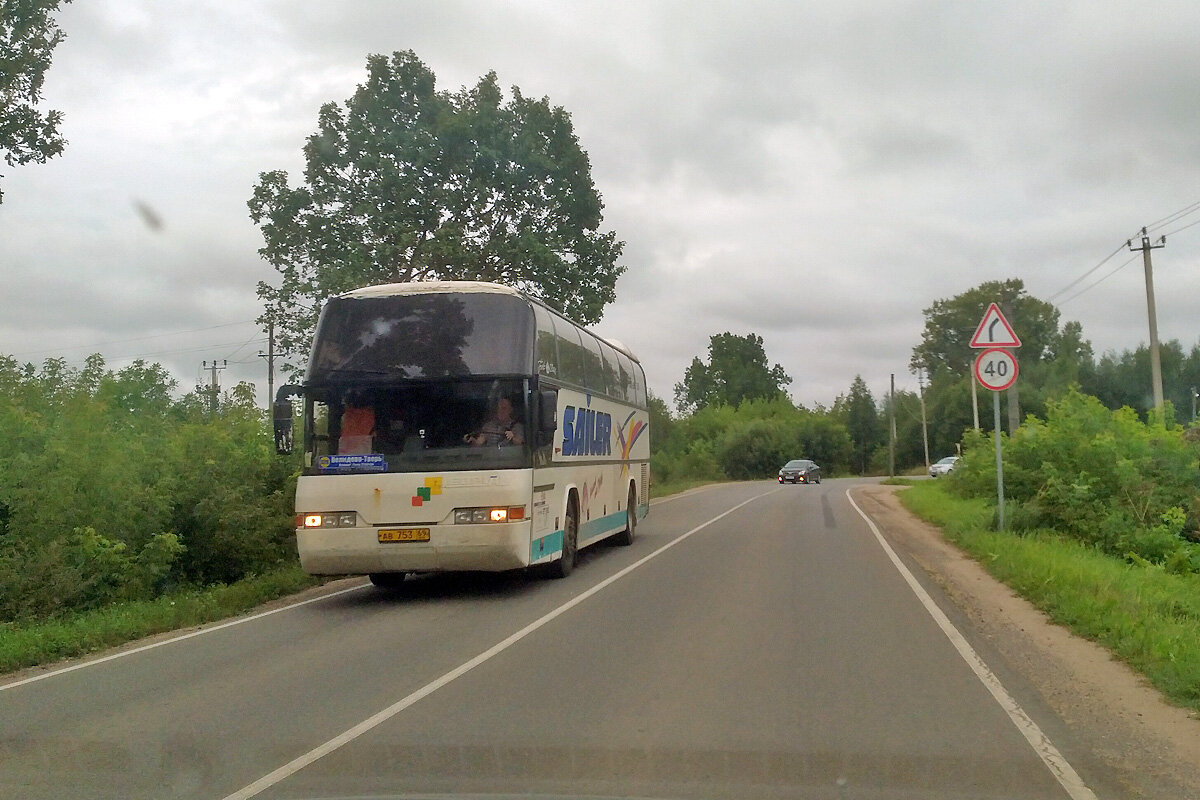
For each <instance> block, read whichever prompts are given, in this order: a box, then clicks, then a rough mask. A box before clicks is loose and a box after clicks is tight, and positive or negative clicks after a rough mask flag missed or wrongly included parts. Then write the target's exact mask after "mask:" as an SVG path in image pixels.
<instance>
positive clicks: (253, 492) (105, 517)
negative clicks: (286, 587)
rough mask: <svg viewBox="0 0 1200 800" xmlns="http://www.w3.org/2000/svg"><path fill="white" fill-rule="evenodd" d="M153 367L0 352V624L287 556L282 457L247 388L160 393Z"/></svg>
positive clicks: (210, 579)
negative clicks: (21, 361)
mask: <svg viewBox="0 0 1200 800" xmlns="http://www.w3.org/2000/svg"><path fill="white" fill-rule="evenodd" d="M174 388H175V383H174V381H173V380H172V379H171V377H170V376H169V375H168V374H167V373H166V371H165V370H163V369H162V368H161V367H160V366H158V365H147V364H145V363H143V362H135V363H134V364H133V365H131V366H130V367H127V368H125V369H122V370H120V371H118V372H112V371H109V370H107V369H105V367H104V361H103V359H101V358H100V357H99V356H92V357H90V358H89V359H88V360H87V362H86V364H85V366H84V367H83V368H82V369H79V370H73V369H71V368H69V367H68V366H67V365H66V363H65V362H63V361H61V360H54V359H52V360H49V361H47V362H46V363H45V364H44V365H43V366H42V368H41V369H40V370H39V369H36V368H34V367H33V366H32V365H23V366H21V365H18V364H17V363H16V362H15V361H14V360H13V359H11V358H5V357H0V452H3V453H5V454H6V457H5V458H4V459H0V622H3V621H5V620H9V619H30V618H37V617H44V616H52V615H56V614H59V613H61V612H64V611H69V610H78V609H81V608H94V607H96V606H99V605H103V604H105V603H109V602H112V601H114V600H128V599H150V598H153V597H154V596H156V595H158V594H160V593H161V592H163V591H166V590H169V589H173V588H176V587H186V586H188V585H204V584H210V583H217V582H228V581H232V580H236V579H238V578H241V577H243V576H245V575H249V574H261V573H263V572H265V571H267V570H269V569H272V568H274V567H275V566H276V565H278V564H279V563H280V562H281V561H286V560H289V559H294V551H293V550H292V548H291V546H290V541H291V526H292V522H291V521H292V511H291V507H290V501H291V492H292V490H294V475H293V473H294V471H295V469H296V462H295V460H294V459H292V460H289V459H278V458H276V457H275V455H274V452H273V446H272V440H271V433H270V431H269V428H268V422H267V420H266V417H265V414H264V413H263V412H262V411H260V410H259V409H257V408H255V407H254V394H253V387H251V386H249V385H240V386H238V387H236V388H235V389H233V390H232V391H230V392H228V393H227V394H225V395H224V396H223V397H222V398H219V403H218V407H217V409H216V410H215V413H214V412H213V410H212V409H210V408H209V405H208V403H207V402H201V398H199V397H198V396H197V395H195V394H194V393H193V394H189V395H185V396H184V397H183V398H181V399H179V400H175V399H172V398H173V392H174Z"/></svg>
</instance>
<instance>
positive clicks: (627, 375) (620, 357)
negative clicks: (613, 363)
mask: <svg viewBox="0 0 1200 800" xmlns="http://www.w3.org/2000/svg"><path fill="white" fill-rule="evenodd" d="M617 367H618V369H619V370H620V375H619V378H618V380H620V382H621V391H622V393H623V395H624V398H625V399H626V400H629V401H632V400H633V399H634V397H635V392H634V389H633V369H634V367H633V362H631V361H630V360H629V356H627V355H625V354H624V353H617Z"/></svg>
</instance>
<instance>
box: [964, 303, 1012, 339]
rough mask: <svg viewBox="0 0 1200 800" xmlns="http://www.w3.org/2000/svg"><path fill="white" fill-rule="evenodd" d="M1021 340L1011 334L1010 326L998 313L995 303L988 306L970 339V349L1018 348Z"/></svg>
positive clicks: (998, 308) (998, 309)
mask: <svg viewBox="0 0 1200 800" xmlns="http://www.w3.org/2000/svg"><path fill="white" fill-rule="evenodd" d="M1020 346H1021V340H1020V339H1018V338H1017V334H1015V333H1013V329H1012V325H1009V324H1008V320H1006V319H1005V318H1004V315H1003V314H1001V313H1000V307H999V306H997V305H996V304H995V303H992V304H991V305H990V306H988V309H987V311H985V312H984V314H983V319H982V320H980V322H979V327H978V328H976V329H975V335H974V336H972V337H971V347H980V348H984V347H1020Z"/></svg>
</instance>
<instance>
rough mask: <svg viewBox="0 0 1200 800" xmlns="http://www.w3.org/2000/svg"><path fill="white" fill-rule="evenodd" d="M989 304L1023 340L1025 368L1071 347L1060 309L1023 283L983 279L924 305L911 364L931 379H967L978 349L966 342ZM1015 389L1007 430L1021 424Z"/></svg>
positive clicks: (1015, 387)
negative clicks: (1032, 293)
mask: <svg viewBox="0 0 1200 800" xmlns="http://www.w3.org/2000/svg"><path fill="white" fill-rule="evenodd" d="M990 303H996V304H997V305H998V306H999V307H1000V310H1001V311H1002V312H1003V313H1004V316H1005V317H1006V318H1007V319H1008V321H1009V323H1010V324H1011V325H1012V327H1013V330H1014V331H1016V334H1017V336H1018V337H1019V338H1020V340H1021V349H1020V351H1019V354H1020V364H1021V370H1022V371H1023V372H1025V371H1027V370H1028V369H1029V368H1031V367H1034V366H1035V365H1040V364H1041V363H1042V362H1043V361H1045V360H1046V359H1049V358H1053V357H1055V355H1056V354H1057V353H1058V351H1059V350H1061V349H1062V348H1063V347H1064V346H1068V347H1070V346H1073V345H1072V343H1069V342H1068V343H1064V341H1063V338H1062V337H1063V333H1062V332H1060V330H1059V327H1058V320H1059V312H1058V309H1057V308H1055V307H1054V306H1053V305H1052V304H1050V303H1047V302H1046V301H1044V300H1039V299H1037V298H1036V297H1032V296H1030V295H1029V294H1027V293H1026V291H1025V284H1024V282H1023V281H1021V280H1020V279H1019V278H1010V279H1008V280H1006V281H987V282H985V283H981V284H980V285H979V286H976V287H975V288H973V289H968V290H967V291H965V292H963V293H962V294H958V295H955V296H954V297H950V298H943V299H941V300H937V301H935V302H934V303H933V305H931V306H930V307H929V308H926V309H925V330H924V331H923V332H922V334H921V343H920V344H918V345H917V346H916V347H915V348H913V354H912V359H911V361H910V365H911V366H912V368H913V369H914V370H917V369H924V370H926V371H927V372H929V373H930V374H931V375H934V376H935V377H936V376H938V375H941V376H944V377H949V376H952V375H956V376H959V377H960V378H961V379H963V380H969V375H970V373H971V369H972V366H973V364H974V360H975V356H976V354H977V352H978V351H976V350H973V349H972V348H971V346H970V341H971V336H972V335H973V334H974V333H975V329H976V328H977V327H978V325H979V321H980V320H981V319H982V318H983V315H984V312H985V311H987V307H988V304H990ZM1074 333H1075V334H1077V333H1078V331H1077V330H1074ZM967 385H968V388H969V387H970V384H969V383H968V384H967ZM1019 391H1020V387H1019V384H1014V385H1013V386H1012V387H1010V388H1009V389H1008V390H1007V394H1008V418H1009V430H1013V429H1015V428H1016V427H1017V426H1018V425H1019V424H1020V419H1021V413H1020V403H1019V399H1018V397H1019V395H1018V392H1019Z"/></svg>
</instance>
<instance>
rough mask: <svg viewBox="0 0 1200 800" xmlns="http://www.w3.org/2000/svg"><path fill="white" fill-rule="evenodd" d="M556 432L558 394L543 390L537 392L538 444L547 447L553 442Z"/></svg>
mask: <svg viewBox="0 0 1200 800" xmlns="http://www.w3.org/2000/svg"><path fill="white" fill-rule="evenodd" d="M557 430H558V392H557V391H555V390H554V389H543V390H541V391H540V392H538V433H537V435H538V444H540V445H547V444H550V443H551V442H552V441H554V432H555V431H557Z"/></svg>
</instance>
